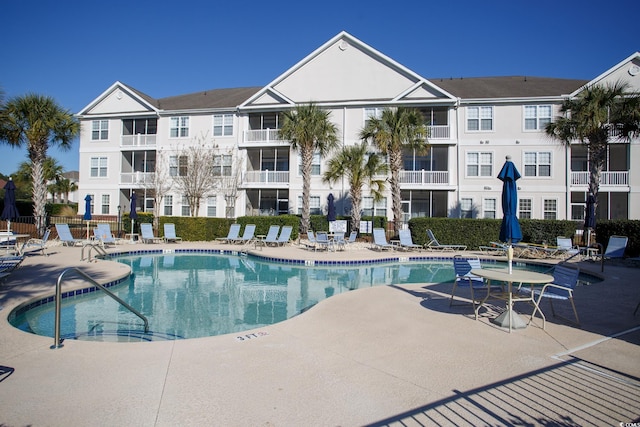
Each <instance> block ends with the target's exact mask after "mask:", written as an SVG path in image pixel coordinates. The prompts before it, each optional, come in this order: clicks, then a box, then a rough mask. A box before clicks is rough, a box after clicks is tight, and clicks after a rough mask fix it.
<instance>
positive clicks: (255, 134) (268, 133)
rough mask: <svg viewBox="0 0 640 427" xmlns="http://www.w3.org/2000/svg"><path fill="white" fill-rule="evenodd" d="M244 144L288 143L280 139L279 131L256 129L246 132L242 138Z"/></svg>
mask: <svg viewBox="0 0 640 427" xmlns="http://www.w3.org/2000/svg"><path fill="white" fill-rule="evenodd" d="M242 142H243V143H245V144H251V143H261V144H262V143H264V144H269V143H283V144H284V143H287V142H288V141H285V140H283V139H282V138H280V132H279V131H278V129H255V130H245V131H244V134H243V138H242Z"/></svg>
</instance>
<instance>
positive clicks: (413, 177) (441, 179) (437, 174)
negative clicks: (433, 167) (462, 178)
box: [400, 170, 449, 184]
mask: <svg viewBox="0 0 640 427" xmlns="http://www.w3.org/2000/svg"><path fill="white" fill-rule="evenodd" d="M400 184H449V171H424V170H422V171H400Z"/></svg>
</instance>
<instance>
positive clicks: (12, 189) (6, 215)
mask: <svg viewBox="0 0 640 427" xmlns="http://www.w3.org/2000/svg"><path fill="white" fill-rule="evenodd" d="M19 216H20V213H19V212H18V208H17V207H16V185H15V184H14V183H13V180H12V179H11V178H9V181H7V183H6V184H5V185H4V209H2V215H0V219H3V220H5V221H7V231H9V232H10V231H11V220H12V219H16V218H18V217H19Z"/></svg>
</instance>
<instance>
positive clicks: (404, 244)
mask: <svg viewBox="0 0 640 427" xmlns="http://www.w3.org/2000/svg"><path fill="white" fill-rule="evenodd" d="M398 236H399V237H400V247H401V248H402V249H406V250H415V249H417V250H419V251H421V250H422V246H421V245H416V244H415V243H413V239H412V238H411V230H409V229H408V228H407V229H404V230H400V232H399V233H398Z"/></svg>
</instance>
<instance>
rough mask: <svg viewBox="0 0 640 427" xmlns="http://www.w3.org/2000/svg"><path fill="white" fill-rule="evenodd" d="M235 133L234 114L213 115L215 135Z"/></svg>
mask: <svg viewBox="0 0 640 427" xmlns="http://www.w3.org/2000/svg"><path fill="white" fill-rule="evenodd" d="M231 135H233V115H232V114H216V115H214V116H213V136H231Z"/></svg>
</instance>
